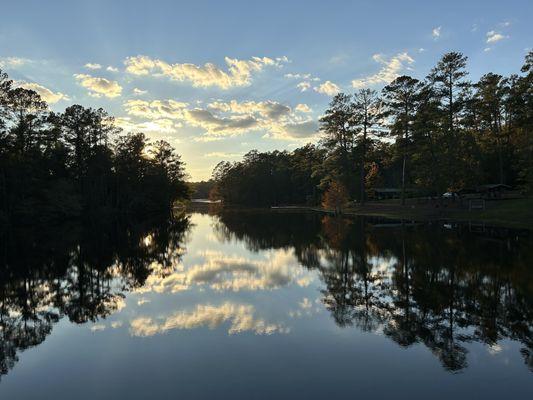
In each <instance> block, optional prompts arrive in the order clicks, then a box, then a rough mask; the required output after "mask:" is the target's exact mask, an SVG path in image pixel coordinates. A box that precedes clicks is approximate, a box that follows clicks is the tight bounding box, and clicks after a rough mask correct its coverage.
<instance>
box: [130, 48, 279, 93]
mask: <svg viewBox="0 0 533 400" xmlns="http://www.w3.org/2000/svg"><path fill="white" fill-rule="evenodd" d="M224 60H225V62H226V66H227V69H226V70H224V69H222V68H220V67H218V66H217V65H215V64H212V63H207V64H204V65H195V64H179V63H177V64H169V63H167V62H165V61H163V60H159V59H153V58H151V57H148V56H136V57H129V58H127V59H126V61H125V62H124V64H125V65H126V71H127V72H128V73H130V74H132V75H139V76H145V75H153V76H165V77H168V78H169V79H171V80H174V81H179V82H184V81H187V82H191V83H192V85H193V86H197V87H209V86H217V87H219V88H221V89H229V88H232V87H238V86H248V85H250V83H251V80H252V75H253V74H254V73H257V72H260V71H262V70H263V69H264V68H265V67H269V66H273V67H280V66H281V65H282V64H284V63H287V62H288V59H287V57H280V58H275V59H272V58H269V57H252V58H251V59H250V60H238V59H234V58H230V57H226V58H225V59H224Z"/></svg>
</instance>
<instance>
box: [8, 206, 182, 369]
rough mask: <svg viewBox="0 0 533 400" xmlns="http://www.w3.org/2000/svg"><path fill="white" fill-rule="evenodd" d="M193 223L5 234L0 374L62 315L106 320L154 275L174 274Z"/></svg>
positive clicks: (173, 220)
mask: <svg viewBox="0 0 533 400" xmlns="http://www.w3.org/2000/svg"><path fill="white" fill-rule="evenodd" d="M188 228H189V219H188V218H187V217H185V216H173V217H163V218H155V219H153V220H151V221H149V222H147V221H144V222H143V223H135V222H132V221H128V223H122V222H120V221H113V222H101V223H100V224H99V225H94V224H90V225H83V226H69V227H65V226H62V227H61V228H57V229H53V228H51V227H46V228H42V229H36V230H31V231H30V230H27V229H12V230H10V231H7V232H0V235H1V237H0V375H3V374H6V373H7V372H8V371H9V370H10V369H11V368H13V366H14V364H15V363H16V362H17V360H18V358H17V354H18V353H19V352H20V351H23V350H25V349H27V348H30V347H32V346H36V345H38V344H40V343H41V342H43V341H44V339H45V338H46V336H47V335H49V334H50V332H51V331H52V327H53V325H54V324H55V323H57V322H58V321H59V320H60V319H61V318H62V317H63V316H66V317H68V319H69V320H70V321H71V322H73V323H77V324H81V323H85V322H88V321H97V320H98V319H100V318H105V317H106V316H108V315H110V314H111V313H113V312H114V311H116V310H117V309H119V308H120V307H121V306H122V305H123V298H124V293H125V292H127V291H129V290H131V289H132V288H136V287H139V286H142V285H143V283H144V282H145V280H146V278H147V277H148V276H149V275H150V274H153V273H158V274H166V273H169V272H170V271H171V267H172V266H173V265H177V263H178V262H179V260H180V258H181V256H182V254H183V242H184V238H185V234H186V232H187V230H188ZM154 265H158V270H157V271H154V268H155V267H154Z"/></svg>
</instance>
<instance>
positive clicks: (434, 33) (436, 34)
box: [431, 26, 442, 40]
mask: <svg viewBox="0 0 533 400" xmlns="http://www.w3.org/2000/svg"><path fill="white" fill-rule="evenodd" d="M441 29H442V26H437V27H436V28H433V30H432V31H431V36H433V39H435V40H437V39H438V38H440V31H441Z"/></svg>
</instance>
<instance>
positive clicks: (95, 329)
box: [90, 324, 105, 332]
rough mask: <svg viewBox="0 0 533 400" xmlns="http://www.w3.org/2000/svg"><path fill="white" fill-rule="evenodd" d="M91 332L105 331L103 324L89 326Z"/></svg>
mask: <svg viewBox="0 0 533 400" xmlns="http://www.w3.org/2000/svg"><path fill="white" fill-rule="evenodd" d="M90 329H91V332H101V331H103V330H104V329H105V325H103V324H96V325H93V326H91V328H90Z"/></svg>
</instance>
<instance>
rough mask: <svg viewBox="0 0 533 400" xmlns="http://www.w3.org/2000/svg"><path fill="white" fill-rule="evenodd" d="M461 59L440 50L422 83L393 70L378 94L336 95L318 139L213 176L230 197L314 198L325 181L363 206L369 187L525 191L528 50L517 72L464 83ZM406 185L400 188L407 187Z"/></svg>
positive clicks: (530, 105) (529, 167)
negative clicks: (339, 186)
mask: <svg viewBox="0 0 533 400" xmlns="http://www.w3.org/2000/svg"><path fill="white" fill-rule="evenodd" d="M466 64H467V58H466V57H465V56H463V55H462V54H460V53H456V52H451V53H447V54H445V55H444V56H443V57H442V59H441V60H440V61H439V62H438V63H437V65H436V66H435V67H434V68H433V69H432V70H431V71H430V73H429V75H428V76H427V77H426V79H424V80H423V81H419V80H417V79H414V78H412V77H409V76H400V77H398V78H396V79H395V80H394V81H393V82H391V83H390V84H389V85H387V86H386V87H385V88H384V89H383V90H382V93H381V96H379V95H378V93H376V92H375V91H373V90H370V89H361V90H360V91H358V92H356V93H355V94H354V95H348V94H344V93H339V94H337V95H336V96H335V97H334V98H333V100H332V101H331V103H330V106H329V108H328V109H327V110H326V112H325V114H324V116H323V117H322V118H321V119H320V123H321V133H322V139H321V141H320V142H319V144H318V145H316V146H315V145H306V146H305V147H302V148H299V149H296V150H294V151H292V152H286V151H283V152H280V151H274V152H266V153H260V152H258V151H251V152H249V153H248V154H246V155H245V156H244V159H243V160H242V161H240V162H234V163H229V162H222V163H220V164H219V165H217V166H216V168H215V170H214V172H213V180H214V184H215V186H214V188H213V190H212V196H213V197H215V198H221V199H223V200H224V201H226V202H228V203H239V204H253V205H279V204H291V203H292V204H295V203H300V204H301V203H313V204H318V203H320V199H321V198H322V194H323V193H324V192H325V191H326V190H327V188H328V187H329V186H330V184H331V183H332V182H338V183H340V184H342V185H343V186H344V187H345V188H346V189H347V190H348V193H349V195H350V197H351V198H357V199H358V200H359V201H361V202H364V200H365V197H366V196H365V191H366V190H367V189H369V188H375V187H389V188H401V189H402V198H403V199H405V193H406V190H407V189H410V191H411V192H413V190H415V189H416V190H417V191H418V192H421V193H426V194H428V195H429V194H431V195H438V194H442V193H443V192H445V191H450V190H459V189H463V188H470V187H473V186H476V185H480V184H487V183H503V184H507V185H511V186H515V187H517V188H520V189H521V190H523V191H527V192H530V191H531V190H532V189H533V132H532V130H533V52H530V53H529V54H528V55H527V57H526V61H525V64H524V66H523V67H522V69H521V73H520V74H513V75H511V76H509V77H503V76H501V75H497V74H493V73H488V74H486V75H483V76H482V77H481V78H480V79H479V81H478V82H475V83H473V82H470V81H468V80H467V77H468V73H467V70H466ZM406 188H407V189H406Z"/></svg>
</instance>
